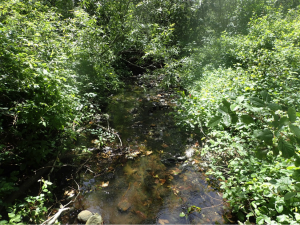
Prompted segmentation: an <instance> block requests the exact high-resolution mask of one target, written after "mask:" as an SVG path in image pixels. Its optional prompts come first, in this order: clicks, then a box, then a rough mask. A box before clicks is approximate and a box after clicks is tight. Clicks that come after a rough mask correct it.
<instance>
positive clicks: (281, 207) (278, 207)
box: [275, 205, 283, 213]
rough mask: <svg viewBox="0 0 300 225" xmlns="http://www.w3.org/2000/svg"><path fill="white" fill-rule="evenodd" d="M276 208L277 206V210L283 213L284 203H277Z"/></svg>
mask: <svg viewBox="0 0 300 225" xmlns="http://www.w3.org/2000/svg"><path fill="white" fill-rule="evenodd" d="M275 208H276V211H277V212H278V213H282V211H283V205H275Z"/></svg>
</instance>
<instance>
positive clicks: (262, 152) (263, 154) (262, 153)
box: [255, 149, 269, 159]
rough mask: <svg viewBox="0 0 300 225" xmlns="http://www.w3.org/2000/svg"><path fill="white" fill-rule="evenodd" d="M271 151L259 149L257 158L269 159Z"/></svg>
mask: <svg viewBox="0 0 300 225" xmlns="http://www.w3.org/2000/svg"><path fill="white" fill-rule="evenodd" d="M268 152H269V150H268V149H258V150H256V154H255V155H256V157H257V158H259V159H264V158H266V157H267V154H268Z"/></svg>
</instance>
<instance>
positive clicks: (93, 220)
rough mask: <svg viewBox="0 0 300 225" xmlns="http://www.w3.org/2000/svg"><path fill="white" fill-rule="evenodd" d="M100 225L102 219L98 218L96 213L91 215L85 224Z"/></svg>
mask: <svg viewBox="0 0 300 225" xmlns="http://www.w3.org/2000/svg"><path fill="white" fill-rule="evenodd" d="M101 224H103V219H102V216H100V215H99V214H98V213H95V215H92V216H91V217H90V218H89V219H88V221H87V222H86V225H101Z"/></svg>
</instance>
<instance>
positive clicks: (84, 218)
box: [77, 210, 93, 223]
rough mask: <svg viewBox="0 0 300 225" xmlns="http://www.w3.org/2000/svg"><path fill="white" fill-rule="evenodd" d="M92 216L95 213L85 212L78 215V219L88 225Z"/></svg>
mask: <svg viewBox="0 0 300 225" xmlns="http://www.w3.org/2000/svg"><path fill="white" fill-rule="evenodd" d="M92 215H93V213H91V212H90V211H88V210H83V211H81V212H80V213H79V214H78V216H77V219H78V220H79V221H81V222H83V223H86V222H87V221H88V219H89V218H90V217H91V216H92Z"/></svg>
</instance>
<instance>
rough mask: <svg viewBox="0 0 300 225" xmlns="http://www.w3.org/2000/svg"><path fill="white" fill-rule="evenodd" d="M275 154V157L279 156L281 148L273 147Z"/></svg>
mask: <svg viewBox="0 0 300 225" xmlns="http://www.w3.org/2000/svg"><path fill="white" fill-rule="evenodd" d="M273 154H274V156H278V155H279V148H278V147H273Z"/></svg>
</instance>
